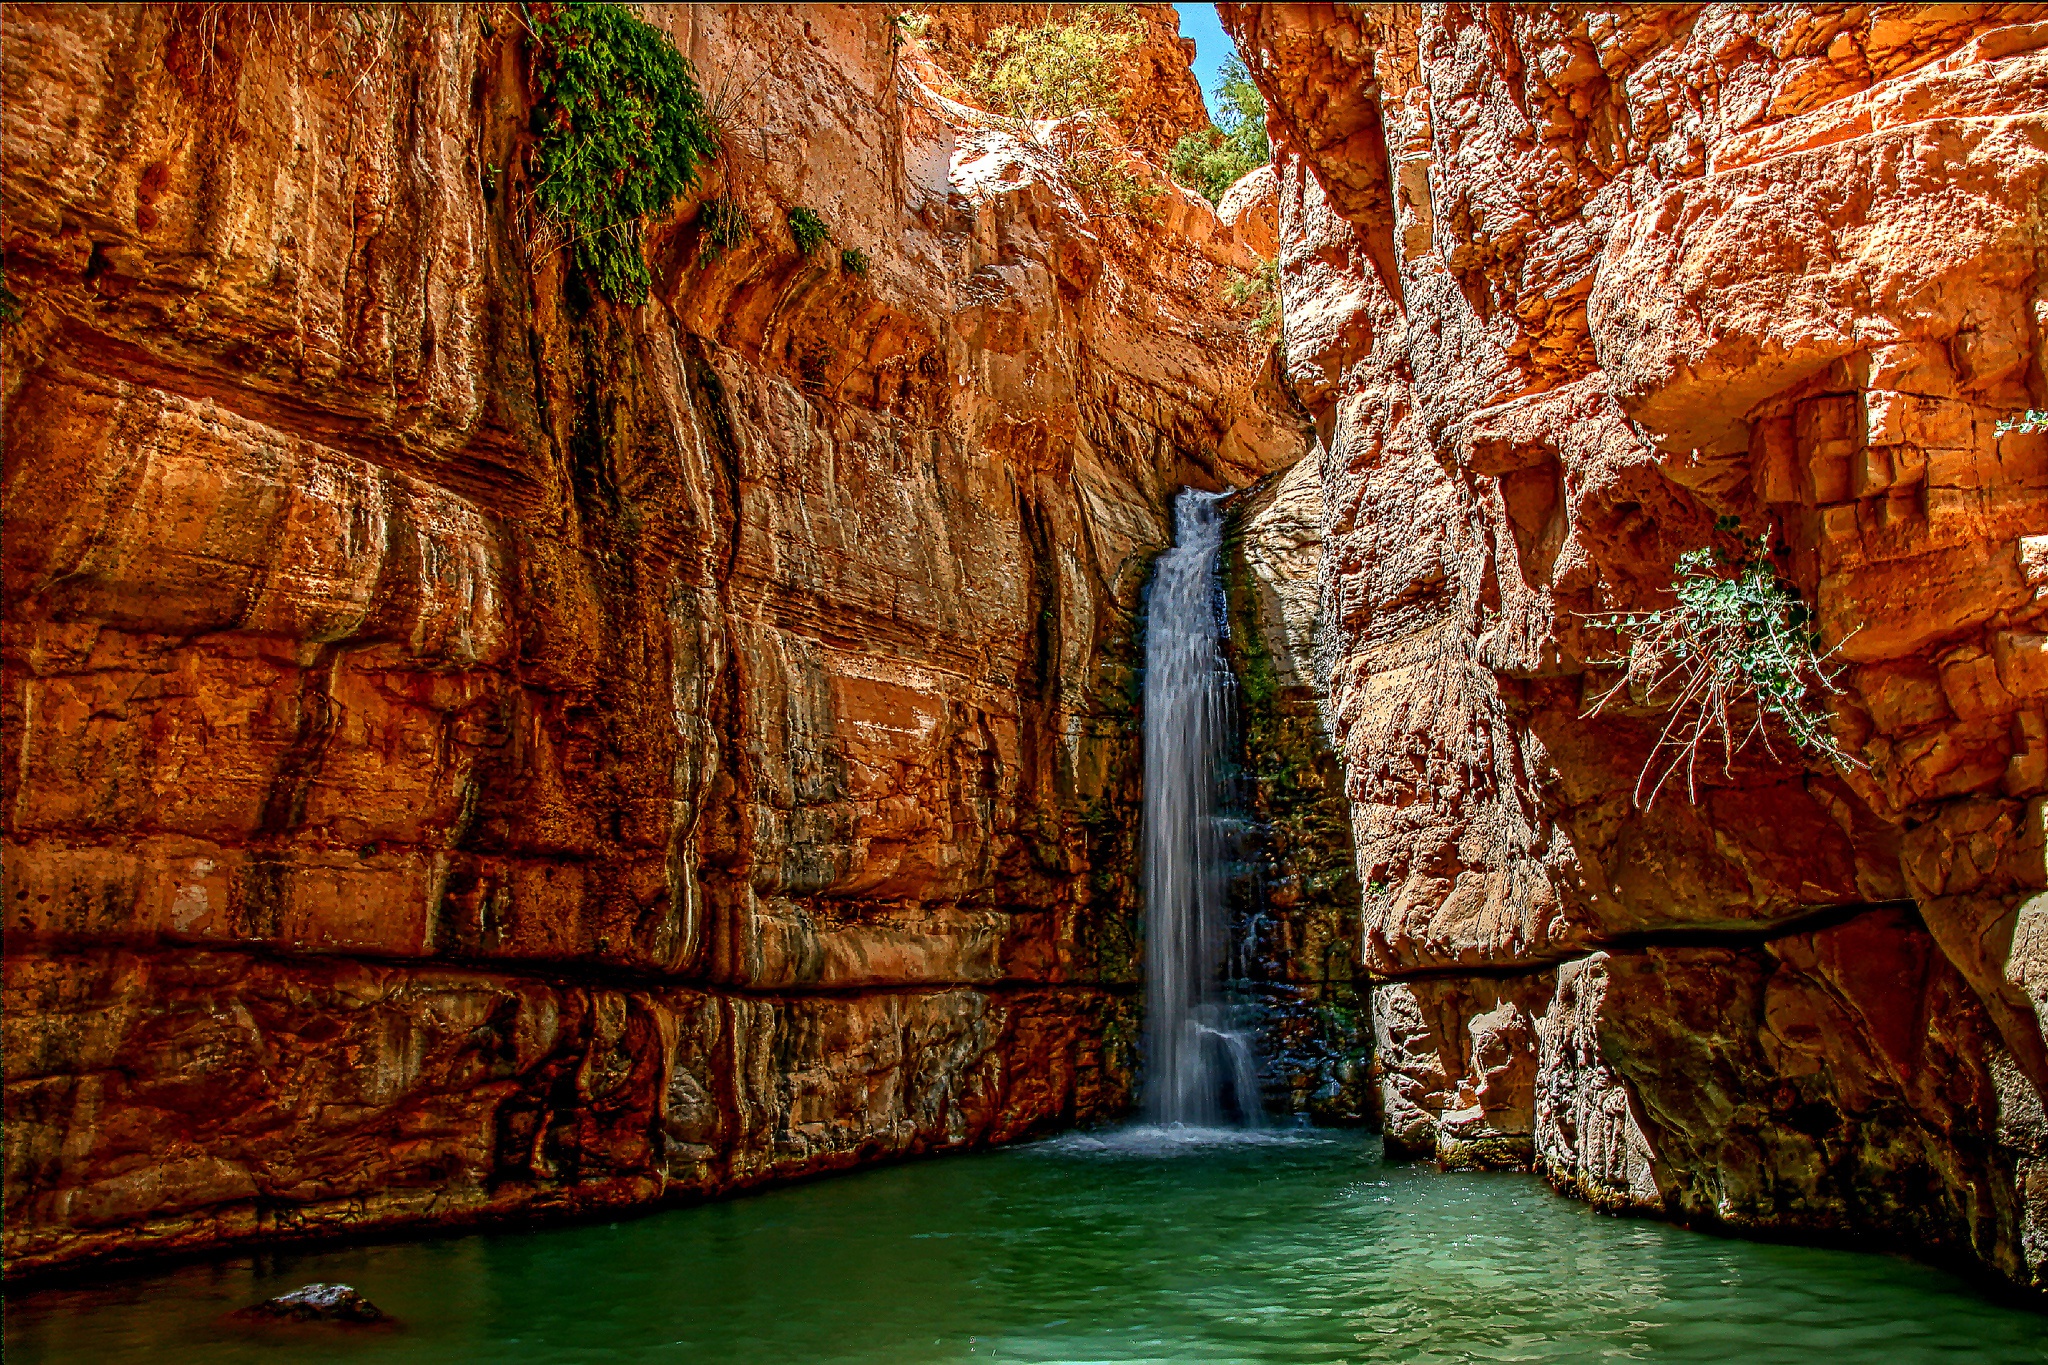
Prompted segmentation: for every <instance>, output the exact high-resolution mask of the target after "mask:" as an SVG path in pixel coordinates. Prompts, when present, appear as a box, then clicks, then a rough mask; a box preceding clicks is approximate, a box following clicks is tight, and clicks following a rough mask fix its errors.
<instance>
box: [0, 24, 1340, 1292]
mask: <svg viewBox="0 0 2048 1365" xmlns="http://www.w3.org/2000/svg"><path fill="white" fill-rule="evenodd" d="M202 10H204V11H205V13H204V14H202V13H201V11H202ZM642 12H643V13H644V14H645V15H646V17H648V18H649V20H650V21H651V22H654V23H656V24H658V25H660V26H661V27H663V28H664V29H665V31H667V32H668V33H669V34H670V35H671V36H672V37H673V38H674V40H675V42H676V43H677V45H678V46H679V47H680V48H681V49H682V50H683V51H684V52H685V53H686V54H688V55H689V56H690V57H692V58H693V59H694V61H695V62H696V64H697V67H698V70H699V71H700V73H702V74H703V78H704V81H705V84H706V88H707V90H708V91H711V92H713V93H717V94H720V95H721V96H722V97H723V98H724V99H726V101H727V103H726V112H725V126H726V138H727V152H726V155H725V156H724V158H723V159H722V160H721V161H720V162H719V163H718V164H717V166H715V167H714V168H713V169H712V170H711V172H710V175H709V179H708V180H707V182H706V184H705V185H704V187H703V190H702V193H701V194H699V195H697V196H694V197H692V198H691V199H690V200H688V201H686V202H685V203H683V204H681V205H679V206H678V211H677V212H676V213H675V214H674V215H672V216H671V218H670V219H668V220H666V221H662V222H657V223H650V224H649V225H648V238H649V242H648V249H649V258H650V260H651V262H652V264H653V266H654V273H655V276H656V288H655V291H654V297H653V298H652V299H651V300H650V301H649V302H648V303H647V304H646V305H644V306H642V307H639V308H635V309H627V308H619V307H614V306H612V305H609V304H606V303H603V302H601V301H597V300H594V299H593V298H592V297H591V295H590V293H589V291H588V289H587V287H586V286H585V284H584V283H583V282H582V281H581V280H580V279H579V278H575V277H572V276H568V275H565V273H564V270H563V257H562V255H561V254H560V253H559V252H549V251H545V250H542V249H541V245H542V244H541V243H540V241H539V239H538V238H537V237H536V235H535V231H534V221H533V217H532V208H531V199H530V196H531V185H530V184H529V183H528V180H527V176H526V171H525V166H526V164H527V148H528V145H529V138H530V134H529V131H528V129H529V127H530V117H531V112H530V103H529V97H528V84H527V74H526V68H525V62H526V58H525V56H524V46H523V39H522V36H521V35H522V32H523V29H522V25H521V22H520V19H519V11H518V8H517V7H514V6H460V7H458V6H443V7H432V6H423V7H383V8H372V9H368V10H360V11H357V10H341V9H320V8H319V7H310V8H299V9H289V8H288V7H250V8H247V9H243V8H239V7H227V8H226V9H224V10H221V11H219V12H216V11H215V10H214V9H212V8H211V7H167V6H115V5H109V6H92V7H59V6H14V7H10V8H9V10H8V13H7V19H6V25H5V29H4V34H0V46H4V53H0V74H4V86H5V90H6V94H7V98H6V114H5V138H6V142H7V147H8V155H7V158H6V166H5V170H4V174H0V191H4V200H5V214H6V250H7V283H8V287H9V288H10V289H11V290H12V291H13V292H14V293H15V294H17V295H19V296H20V297H21V299H22V301H23V312H22V315H21V317H20V319H19V320H18V321H16V322H14V323H11V324H9V325H8V326H7V328H6V333H5V344H6V391H5V397H6V405H7V411H6V467H5V483H6V503H7V526H6V537H5V568H6V582H7V589H8V608H7V616H6V623H5V636H4V641H5V671H6V687H5V697H4V711H0V720H4V728H5V739H6V751H7V755H8V769H9V772H10V775H11V776H10V781H9V783H8V789H7V809H6V825H5V832H6V841H5V853H6V879H5V880H6V897H7V899H6V934H7V939H6V950H7V956H6V970H7V987H6V999H7V1010H6V1026H7V1032H8V1037H7V1046H6V1058H7V1073H6V1082H7V1123H8V1142H7V1168H6V1176H7V1183H6V1215H7V1216H6V1239H7V1241H6V1247H7V1259H8V1266H9V1269H10V1270H15V1271H20V1270H31V1269H36V1268H41V1267H48V1266H53V1265H58V1264H63V1263H71V1262H76V1261H78V1260H80V1259H81V1258H86V1257H92V1256H103V1255H105V1256H113V1255H129V1254H134V1253H137V1252H145V1251H152V1250H168V1249H177V1248H190V1247H198V1246H208V1245H213V1244H218V1243H223V1242H227V1241H233V1240H238V1239H246V1238H254V1237H260V1236H277V1235H315V1234H322V1233H326V1232H343V1231H347V1232H356V1231H361V1230H363V1229H366V1228H381V1227H396V1226H401V1225H406V1224H415V1223H426V1222H452V1221H460V1220H465V1219H474V1218H483V1217H495V1216H501V1215H503V1216H510V1215H520V1216H528V1215H532V1214H535V1213H539V1212H543V1211H549V1210H559V1211H563V1212H576V1211H583V1210H590V1209H594V1208H603V1207H611V1206H622V1205H629V1204H636V1203H646V1202H649V1201H654V1200H659V1199H664V1198H677V1197H687V1196H692V1195H701V1194H707V1193H714V1192H718V1191H722V1190H728V1189H733V1188H736V1187H739V1186H744V1185H748V1184H752V1183H757V1182H760V1181H763V1180H768V1179H773V1178H777V1177H781V1176H788V1175H795V1174H802V1173H808V1172H812V1171H817V1170H823V1169H830V1168H835V1167H840V1166H846V1165H852V1164H855V1163H858V1162H863V1161H868V1160H873V1159H876V1158H880V1157H885V1156H893V1155H902V1154H906V1153H912V1152H920V1151H928V1150H937V1149H943V1148H949V1147H962V1146H967V1145H972V1144H977V1143H983V1142H990V1141H998V1140H1001V1139H1004V1138H1007V1137H1011V1136H1015V1135H1017V1134H1020V1133H1023V1132H1026V1131H1029V1130H1031V1129H1032V1128H1034V1127H1036V1126H1040V1125H1044V1124H1049V1123H1057V1122H1062V1121H1072V1120H1075V1119H1082V1118H1087V1117H1090V1116H1095V1115H1102V1114H1108V1113H1113V1112H1115V1111H1117V1110H1118V1109H1120V1108H1121V1107H1122V1106H1123V1104H1124V1103H1125V1099H1126V1095H1127V1091H1128V1087H1129V1083H1130V1077H1131V1070H1132V1066H1133V1061H1134V1058H1133V1042H1134V1039H1135V1036H1136V1035H1135V1009H1136V1006H1135V1001H1134V999H1133V997H1132V994H1131V992H1132V987H1133V983H1134V982H1135V980H1136V976H1135V973H1134V969H1133V954H1134V952H1135V951H1136V946H1137V945H1136V940H1135V932H1136V925H1135V920H1134V916H1135V910H1136V897H1135V892H1134V890H1133V888H1132V886H1131V882H1130V864H1131V859H1130V841H1131V838H1132V835H1131V831H1132V830H1133V829H1134V828H1135V827H1136V820H1135V818H1134V812H1133V806H1134V802H1135V801H1136V798H1137V791H1136V780H1137V765H1136V761H1135V749H1134V745H1133V742H1132V719H1133V708H1134V706H1135V696H1136V690H1135V686H1134V681H1133V679H1134V663H1135V659H1134V641H1133V638H1132V637H1133V621H1134V612H1135V609H1136V607H1137V604H1138V594H1139V591H1140V587H1141V583H1142V580H1143V576H1144V573H1145V570H1146V566H1147V563H1148V559H1149V556H1150V555H1151V554H1152V553H1154V552H1156V551H1157V550H1158V549H1159V548H1160V547H1161V546H1162V545H1163V544H1164V543H1165V541H1166V539H1167V537H1168V534H1169V529H1168V528H1169V522H1168V518H1167V514H1166V502H1167V499H1168V498H1169V496H1170V494H1171V493H1172V491H1173V490H1174V489H1175V488H1176V487H1177V486H1179V485H1180V484H1182V483H1183V482H1187V481H1189V480H1193V481H1196V482H1200V483H1205V484H1208V485H1211V486H1215V485H1219V484H1220V483H1222V482H1226V481H1231V482H1237V483H1246V482H1249V481H1251V480H1252V479H1255V478H1257V477H1259V476H1260V475H1262V474H1264V473H1266V472H1267V471H1269V470H1273V469H1276V468H1280V467H1282V466H1285V465H1286V464H1288V463H1290V462H1292V461H1293V460H1295V459H1297V458H1298V457H1299V455H1300V453H1301V450H1302V449H1303V442H1302V439H1301V436H1300V434H1299V430H1298V426H1297V422H1296V419H1295V418H1294V417H1293V415H1292V414H1291V413H1290V412H1289V411H1288V409H1287V407H1286V405H1285V403H1284V401H1282V400H1281V399H1280V397H1279V390H1278V389H1277V387H1276V384H1275V377H1274V375H1273V374H1272V372H1271V371H1270V366H1269V360H1268V348H1267V347H1265V346H1264V345H1262V344H1258V343H1256V342H1254V341H1253V340H1251V339H1249V338H1248V337H1247V334H1246V330H1245V320H1244V317H1243V316H1242V313H1243V311H1244V310H1243V309H1241V308H1234V307H1233V306H1232V305H1230V304H1229V303H1228V302H1227V301H1226V300H1225V298H1224V294H1223V289H1222V285H1223V281H1224V279H1225V278H1226V277H1227V275H1228V272H1230V271H1233V270H1235V271H1249V270H1252V269H1255V268H1256V267H1257V265H1258V259H1259V258H1258V256H1257V255H1256V253H1255V251H1254V249H1253V247H1254V244H1255V242H1254V240H1253V239H1252V238H1247V237H1244V236H1241V235H1240V234H1238V233H1237V232H1236V231H1235V230H1234V229H1233V228H1231V227H1229V226H1226V225H1224V224H1222V223H1220V222H1219V221H1218V220H1217V219H1216V217H1215V215H1214V214H1213V213H1212V212H1211V211H1210V210H1209V208H1208V206H1207V205H1206V204H1204V203H1202V202H1201V201H1200V200H1199V197H1198V196H1194V195H1192V194H1179V193H1177V192H1170V193H1169V194H1168V195H1167V196H1166V197H1165V198H1163V199H1161V200H1160V201H1158V202H1159V205H1160V207H1159V210H1158V213H1157V216H1156V219H1155V221H1153V222H1152V223H1150V224H1141V223H1138V222H1136V221H1134V220H1132V219H1130V218H1129V217H1127V216H1125V215H1121V214H1119V213H1117V212H1113V211H1105V210H1104V207H1103V205H1101V204H1100V203H1096V202H1091V201H1089V200H1087V199H1084V198H1083V197H1082V195H1081V194H1079V193H1078V192H1077V191H1076V190H1075V188H1074V187H1073V186H1072V185H1071V184H1069V183H1068V182H1067V180H1066V179H1065V178H1064V176H1063V173H1062V172H1061V170H1060V167H1059V165H1058V163H1057V161H1056V160H1055V159H1054V158H1053V157H1052V156H1050V155H1049V154H1048V153H1046V152H1045V151H1044V150H1043V149H1042V148H1040V147H1038V146H1036V145H1034V144H1033V143H1031V142H1030V141H1029V140H1027V139H1024V138H1020V137H1019V136H1017V135H1015V134H1014V133H1012V132H1010V131H1006V130H1005V129H1003V128H1001V127H997V126H993V125H992V124H991V122H990V121H989V120H987V119H985V118H981V117H977V116H976V114H975V111H973V110H969V109H965V108H963V107H961V106H959V105H957V104H955V103H952V102H950V101H949V100H947V99H946V98H944V97H943V95H941V94H939V93H937V92H934V91H933V90H931V89H929V88H927V87H926V85H925V84H924V83H923V82H922V81H921V80H920V79H919V76H918V74H917V73H918V70H919V69H920V68H919V60H920V59H919V58H917V56H916V54H915V52H906V51H905V50H904V48H903V47H902V45H901V44H900V43H899V41H898V37H897V35H896V33H895V32H894V31H893V30H892V28H891V26H890V24H889V22H888V18H887V15H886V13H885V12H884V11H882V10H880V9H877V8H867V7H857V6H840V7H832V6H790V7H757V6H647V7H643V11H642ZM1142 17H1143V18H1144V22H1145V23H1146V24H1147V25H1148V26H1149V27H1148V32H1151V33H1152V34H1153V36H1154V38H1155V39H1157V38H1158V35H1159V33H1160V32H1161V31H1164V32H1166V33H1168V34H1170V33H1171V19H1170V16H1167V17H1162V15H1160V14H1154V13H1151V12H1150V11H1149V10H1148V11H1146V12H1145V14H1144V15H1143V16H1142ZM1162 25H1163V26H1164V28H1163V30H1162ZM1161 41H1163V42H1164V43H1165V46H1163V47H1162V46H1161V42H1160V41H1153V42H1151V44H1150V46H1148V47H1146V48H1145V50H1144V52H1143V53H1142V54H1141V55H1142V56H1143V57H1144V59H1145V60H1146V61H1147V62H1150V63H1152V64H1153V65H1154V66H1157V67H1158V68H1159V69H1160V70H1166V69H1168V68H1170V67H1171V66H1172V63H1173V62H1178V63H1179V65H1178V68H1177V70H1178V72H1179V80H1180V82H1181V83H1182V84H1183V85H1191V84H1192V81H1191V80H1190V79H1189V78H1188V76H1187V72H1186V60H1185V53H1184V51H1183V50H1182V48H1181V46H1180V45H1179V41H1178V39H1177V38H1170V37H1169V38H1167V39H1164V40H1161ZM1161 79H1162V80H1164V79H1165V78H1164V77H1162V78H1161ZM1182 112H1183V113H1185V111H1182ZM1167 131H1169V130H1168V129H1167V128H1166V127H1165V125H1162V126H1161V127H1160V128H1159V129H1154V130H1152V132H1151V133H1145V132H1144V130H1142V129H1141V130H1138V131H1137V132H1134V133H1133V135H1132V136H1133V142H1134V146H1135V148H1136V150H1137V151H1138V152H1142V151H1144V150H1146V149H1148V148H1151V147H1152V145H1153V143H1154V142H1156V141H1157V140H1158V138H1160V137H1164V136H1165V135H1166V132H1167ZM1148 138H1149V139H1150V140H1148ZM1167 141H1168V143H1170V141H1171V139H1170V138H1167ZM1134 154H1135V153H1134ZM713 196H720V197H723V198H724V199H725V200H727V201H728V202H729V203H731V204H733V205H735V206H737V209H738V211H740V212H741V213H743V214H744V215H745V217H746V219H747V220H748V223H749V225H750V228H751V235H749V236H747V237H746V238H745V239H744V240H740V241H738V242H737V243H736V244H728V245H727V246H726V247H725V248H724V249H722V250H720V249H718V248H717V247H716V246H715V245H714V244H713V243H711V242H710V241H708V240H707V238H706V234H705V232H704V230H703V224H704V216H703V209H702V203H703V201H704V200H705V199H706V198H709V197H713ZM798 206H802V207H808V208H811V209H814V210H815V211H817V212H818V213H819V214H820V215H821V216H822V217H823V218H824V220H825V221H826V222H827V224H828V225H829V227H830V229H831V231H832V233H833V235H834V243H833V249H831V250H828V251H825V252H822V253H819V254H818V255H816V256H812V257H809V258H806V257H802V256H800V255H799V254H798V253H797V251H796V250H795V248H794V246H793V245H792V243H791V240H790V236H789V232H788V229H787V227H786V226H785V214H786V212H787V210H788V209H790V208H793V207H798ZM842 247H843V248H855V249H857V250H858V251H860V252H862V253H865V257H866V268H865V269H864V270H856V269H853V268H850V265H849V264H848V262H847V261H845V260H844V259H842V256H841V253H840V250H839V248H842Z"/></svg>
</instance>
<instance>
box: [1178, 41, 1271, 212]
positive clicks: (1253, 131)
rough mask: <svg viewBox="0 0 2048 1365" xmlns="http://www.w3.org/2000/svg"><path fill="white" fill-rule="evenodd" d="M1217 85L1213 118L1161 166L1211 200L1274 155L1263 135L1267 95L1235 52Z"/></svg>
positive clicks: (1216, 198)
mask: <svg viewBox="0 0 2048 1365" xmlns="http://www.w3.org/2000/svg"><path fill="white" fill-rule="evenodd" d="M1218 75H1219V80H1218V81H1217V85H1216V102H1217V103H1216V110H1215V114H1214V119H1215V121H1214V122H1213V123H1211V124H1210V125H1209V126H1208V127H1207V128H1204V129H1202V130H1201V131H1199V132H1193V133H1189V134H1188V135H1187V136H1186V137H1183V138H1182V139H1181V140H1180V141H1179V142H1176V143H1175V144H1174V145H1173V151H1172V152H1171V153H1170V154H1169V155H1168V157H1167V161H1166V168H1167V170H1168V172H1169V173H1171V174H1172V176H1173V178H1174V179H1175V180H1178V181H1180V183H1181V184H1183V185H1186V186H1187V187H1188V188H1189V189H1191V190H1195V191H1197V192H1199V193H1200V194H1201V195H1202V196H1203V197H1204V198H1206V199H1207V200H1208V201H1209V202H1210V203H1212V204H1214V203H1216V202H1218V201H1219V200H1221V199H1222V198H1223V196H1224V194H1225V193H1226V192H1227V191H1228V190H1229V189H1230V187H1231V186H1232V185H1235V184H1236V183H1237V182H1238V181H1240V180H1242V179H1244V177H1245V176H1246V175H1247V174H1249V173H1250V172H1252V171H1255V170H1257V169H1258V168H1259V167H1261V166H1263V165H1265V164H1266V163H1267V162H1269V161H1271V160H1272V159H1273V148H1272V144H1271V143H1270V142H1269V141H1268V140H1267V138H1266V99H1265V96H1263V95H1261V94H1260V93H1259V88H1258V87H1257V86H1256V85H1253V84H1252V78H1251V73H1250V72H1249V71H1247V70H1245V65H1244V63H1243V62H1241V61H1239V60H1238V59H1237V58H1236V57H1235V56H1231V57H1228V58H1226V59H1225V60H1224V63H1223V68H1222V70H1221V71H1220V72H1219V73H1218Z"/></svg>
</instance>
